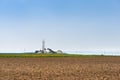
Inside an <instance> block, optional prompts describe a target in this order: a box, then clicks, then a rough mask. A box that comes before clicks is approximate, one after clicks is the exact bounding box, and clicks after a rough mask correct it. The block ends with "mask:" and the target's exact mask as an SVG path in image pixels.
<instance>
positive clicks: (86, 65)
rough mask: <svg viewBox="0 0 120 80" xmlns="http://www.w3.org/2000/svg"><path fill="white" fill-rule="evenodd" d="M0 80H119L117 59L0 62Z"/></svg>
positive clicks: (16, 59)
mask: <svg viewBox="0 0 120 80" xmlns="http://www.w3.org/2000/svg"><path fill="white" fill-rule="evenodd" d="M0 80H120V57H88V58H87V57H84V58H81V57H58V58H52V57H51V58H0Z"/></svg>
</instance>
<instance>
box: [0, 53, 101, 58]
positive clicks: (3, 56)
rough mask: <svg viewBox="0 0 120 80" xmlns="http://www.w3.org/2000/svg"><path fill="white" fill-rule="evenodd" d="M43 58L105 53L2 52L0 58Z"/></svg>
mask: <svg viewBox="0 0 120 80" xmlns="http://www.w3.org/2000/svg"><path fill="white" fill-rule="evenodd" d="M17 57H18V58H41V57H103V55H76V54H34V53H31V54H30V53H26V54H23V53H21V54H18V53H16V54H15V53H14V54H10V53H9V54H0V58H17Z"/></svg>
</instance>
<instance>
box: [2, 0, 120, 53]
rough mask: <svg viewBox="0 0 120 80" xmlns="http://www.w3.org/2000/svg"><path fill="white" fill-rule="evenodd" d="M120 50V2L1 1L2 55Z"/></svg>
mask: <svg viewBox="0 0 120 80" xmlns="http://www.w3.org/2000/svg"><path fill="white" fill-rule="evenodd" d="M43 39H44V40H45V41H46V47H49V48H52V49H54V50H57V49H61V50H63V51H79V50H108V51H120V0H0V52H23V51H24V49H25V50H26V51H34V50H36V49H40V48H41V41H42V40H43Z"/></svg>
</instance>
